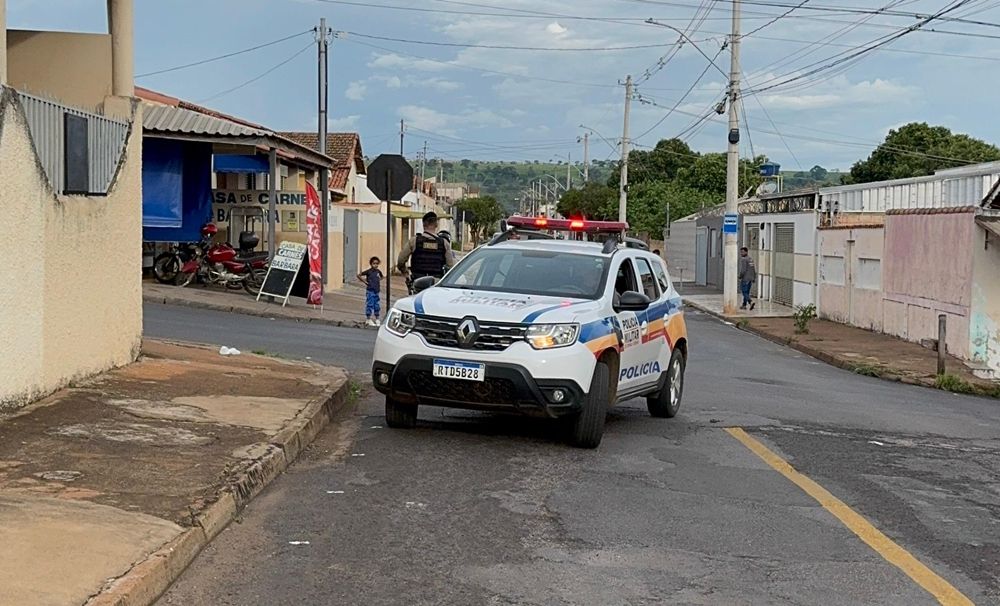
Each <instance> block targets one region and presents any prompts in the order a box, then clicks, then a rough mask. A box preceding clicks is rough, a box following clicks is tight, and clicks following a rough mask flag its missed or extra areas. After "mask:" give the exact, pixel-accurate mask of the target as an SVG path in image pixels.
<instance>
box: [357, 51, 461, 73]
mask: <svg viewBox="0 0 1000 606" xmlns="http://www.w3.org/2000/svg"><path fill="white" fill-rule="evenodd" d="M368 67H370V68H372V69H386V70H394V71H422V72H440V71H444V70H446V69H450V68H451V66H450V65H448V62H440V61H431V60H430V59H421V58H419V57H406V56H403V55H397V54H395V53H387V54H379V55H376V56H375V58H374V59H372V60H371V61H369V62H368Z"/></svg>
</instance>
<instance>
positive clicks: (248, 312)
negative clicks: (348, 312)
mask: <svg viewBox="0 0 1000 606" xmlns="http://www.w3.org/2000/svg"><path fill="white" fill-rule="evenodd" d="M142 300H143V301H144V302H146V303H159V304H162V305H177V306H180V307H193V308H195V309H209V310H212V311H222V312H226V313H231V314H243V315H245V316H256V317H258V318H280V319H282V320H292V321H295V322H302V323H305V324H324V325H327V326H340V327H347V328H364V327H365V322H364V320H334V319H331V318H320V317H316V318H298V317H295V316H286V315H283V314H281V313H280V312H278V313H275V310H267V309H254V308H250V307H240V306H238V305H226V304H225V303H211V302H208V301H192V300H190V299H185V298H183V297H170V296H164V295H159V294H146V293H145V292H144V293H143V294H142Z"/></svg>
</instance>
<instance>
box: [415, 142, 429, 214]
mask: <svg viewBox="0 0 1000 606" xmlns="http://www.w3.org/2000/svg"><path fill="white" fill-rule="evenodd" d="M426 170H427V141H424V153H423V154H422V155H421V156H420V187H419V188H418V190H417V202H418V203H419V202H420V199H421V198H422V197H423V193H424V171H426Z"/></svg>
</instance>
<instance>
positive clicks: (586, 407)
mask: <svg viewBox="0 0 1000 606" xmlns="http://www.w3.org/2000/svg"><path fill="white" fill-rule="evenodd" d="M610 383H611V369H610V368H608V365H607V364H605V363H604V362H598V363H597V366H595V367H594V378H593V379H592V380H591V382H590V392H589V393H587V397H585V398H584V400H583V410H581V411H580V414H578V415H577V416H576V417H574V418H573V420H572V424H571V426H570V436H569V443H570V444H572V445H573V446H578V447H580V448H597V447H598V446H600V445H601V438H602V437H604V420H605V418H606V417H607V415H608V405H609V403H610V395H609V389H610Z"/></svg>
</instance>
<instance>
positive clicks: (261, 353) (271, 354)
mask: <svg viewBox="0 0 1000 606" xmlns="http://www.w3.org/2000/svg"><path fill="white" fill-rule="evenodd" d="M250 353H252V354H253V355H255V356H264V357H266V358H280V357H281V354H280V353H277V352H273V351H267V350H266V349H255V350H253V351H251V352H250Z"/></svg>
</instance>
